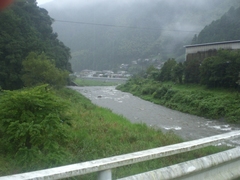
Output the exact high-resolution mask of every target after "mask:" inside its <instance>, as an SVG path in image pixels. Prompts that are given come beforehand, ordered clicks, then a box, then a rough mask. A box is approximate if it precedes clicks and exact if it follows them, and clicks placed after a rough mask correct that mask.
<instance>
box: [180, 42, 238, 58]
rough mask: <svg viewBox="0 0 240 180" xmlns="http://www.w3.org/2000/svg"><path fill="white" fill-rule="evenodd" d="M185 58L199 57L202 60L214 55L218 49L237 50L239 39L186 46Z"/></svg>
mask: <svg viewBox="0 0 240 180" xmlns="http://www.w3.org/2000/svg"><path fill="white" fill-rule="evenodd" d="M185 48H186V60H188V59H199V60H203V59H205V58H206V57H210V56H214V55H216V53H217V50H219V49H229V50H237V49H240V41H233V42H230V41H229V42H220V43H208V44H199V45H192V46H186V47H185Z"/></svg>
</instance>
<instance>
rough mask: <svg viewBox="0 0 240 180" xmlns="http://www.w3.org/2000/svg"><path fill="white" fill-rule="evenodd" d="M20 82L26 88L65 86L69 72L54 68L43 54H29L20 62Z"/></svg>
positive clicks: (52, 62)
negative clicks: (21, 73)
mask: <svg viewBox="0 0 240 180" xmlns="http://www.w3.org/2000/svg"><path fill="white" fill-rule="evenodd" d="M22 66H23V75H22V78H21V79H22V81H23V82H24V85H25V86H27V87H30V86H35V85H40V84H50V85H52V86H57V87H60V86H64V85H66V84H67V78H68V74H69V72H67V71H63V70H61V69H58V68H56V66H55V64H54V61H53V60H52V61H51V60H49V58H48V57H47V56H46V55H45V54H44V53H42V54H40V55H38V54H37V53H34V52H32V53H30V54H29V55H28V56H27V58H26V59H25V60H24V61H23V62H22Z"/></svg>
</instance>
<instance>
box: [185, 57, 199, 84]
mask: <svg viewBox="0 0 240 180" xmlns="http://www.w3.org/2000/svg"><path fill="white" fill-rule="evenodd" d="M200 64H201V61H200V60H198V59H192V60H189V59H188V60H186V61H185V62H184V66H185V71H184V82H185V83H196V84H198V83H199V81H200V70H199V68H200Z"/></svg>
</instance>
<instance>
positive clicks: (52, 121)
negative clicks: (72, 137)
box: [0, 85, 68, 166]
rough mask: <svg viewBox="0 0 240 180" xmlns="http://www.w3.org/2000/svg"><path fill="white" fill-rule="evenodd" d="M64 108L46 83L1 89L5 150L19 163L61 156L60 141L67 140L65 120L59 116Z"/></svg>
mask: <svg viewBox="0 0 240 180" xmlns="http://www.w3.org/2000/svg"><path fill="white" fill-rule="evenodd" d="M66 109H67V105H66V103H63V102H62V100H60V98H58V97H57V96H56V95H54V93H53V92H52V91H51V90H50V89H49V86H48V85H42V86H38V87H35V88H31V89H23V90H19V91H4V93H3V95H2V96H1V100H0V119H1V121H0V127H1V129H0V130H1V133H0V138H1V139H2V140H4V142H3V145H4V149H5V151H7V152H12V153H13V154H16V158H17V159H19V160H20V161H19V163H21V164H22V165H24V164H25V165H28V163H30V164H31V163H34V161H35V163H37V162H36V161H40V162H41V161H48V163H49V165H51V164H55V163H57V162H59V160H61V158H60V157H63V153H61V144H62V143H64V142H65V141H66V140H67V133H66V128H67V126H66V123H65V122H67V121H68V120H67V118H65V119H63V118H62V117H64V112H65V110H66ZM59 156H60V157H59ZM40 157H41V158H40ZM46 157H48V159H46ZM49 157H51V158H49ZM28 166H29V165H28Z"/></svg>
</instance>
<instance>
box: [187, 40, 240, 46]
mask: <svg viewBox="0 0 240 180" xmlns="http://www.w3.org/2000/svg"><path fill="white" fill-rule="evenodd" d="M230 43H240V40H233V41H222V42H212V43H203V44H192V45H187V46H184V47H185V48H189V47H198V46H210V45H218V44H230Z"/></svg>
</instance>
